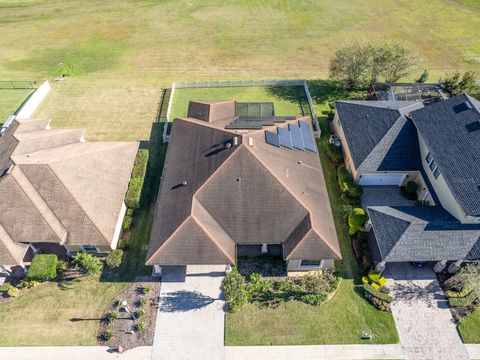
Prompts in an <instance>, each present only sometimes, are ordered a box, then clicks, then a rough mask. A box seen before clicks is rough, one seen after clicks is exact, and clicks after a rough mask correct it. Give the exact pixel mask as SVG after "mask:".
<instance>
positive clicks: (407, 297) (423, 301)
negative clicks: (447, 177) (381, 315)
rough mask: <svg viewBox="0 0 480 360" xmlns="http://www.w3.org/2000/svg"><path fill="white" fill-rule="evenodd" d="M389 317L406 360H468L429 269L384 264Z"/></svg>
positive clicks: (440, 290) (435, 280) (441, 294)
mask: <svg viewBox="0 0 480 360" xmlns="http://www.w3.org/2000/svg"><path fill="white" fill-rule="evenodd" d="M384 275H385V277H387V278H388V283H387V284H388V286H389V287H390V288H391V289H392V293H393V296H394V298H395V302H394V303H393V304H392V314H393V317H394V319H395V324H396V326H397V330H398V335H399V337H400V343H401V344H402V347H403V348H404V351H405V356H406V359H407V360H416V359H422V360H425V359H432V360H433V359H435V360H441V359H448V360H451V359H455V360H463V359H469V357H468V354H467V350H466V348H465V346H464V345H463V343H462V340H461V339H460V336H459V335H458V332H457V329H456V326H455V323H454V322H453V318H452V314H451V313H450V309H449V308H448V303H447V300H446V299H445V297H444V295H443V292H442V289H441V288H440V284H439V283H438V281H437V277H436V275H435V273H434V272H433V270H432V268H431V267H422V268H420V267H415V266H412V265H410V264H408V263H405V264H387V268H386V270H385V272H384Z"/></svg>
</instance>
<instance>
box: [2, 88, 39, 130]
mask: <svg viewBox="0 0 480 360" xmlns="http://www.w3.org/2000/svg"><path fill="white" fill-rule="evenodd" d="M32 91H33V89H1V88H0V125H1V124H3V123H4V122H5V120H7V117H8V116H10V115H12V114H13V113H14V112H15V111H16V110H17V109H18V107H19V106H20V105H21V104H22V102H23V101H24V100H25V99H26V98H27V97H28V95H30V93H31V92H32Z"/></svg>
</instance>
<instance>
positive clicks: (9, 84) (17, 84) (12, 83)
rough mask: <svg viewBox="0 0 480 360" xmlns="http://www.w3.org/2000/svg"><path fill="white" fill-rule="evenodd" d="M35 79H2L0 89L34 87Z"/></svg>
mask: <svg viewBox="0 0 480 360" xmlns="http://www.w3.org/2000/svg"><path fill="white" fill-rule="evenodd" d="M36 88H38V83H37V81H33V80H24V81H23V80H19V81H17V80H7V81H5V80H2V81H0V89H36Z"/></svg>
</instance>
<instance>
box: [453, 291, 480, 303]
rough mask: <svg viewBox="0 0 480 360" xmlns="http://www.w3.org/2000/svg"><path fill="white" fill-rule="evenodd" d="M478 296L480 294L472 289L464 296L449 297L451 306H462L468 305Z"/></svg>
mask: <svg viewBox="0 0 480 360" xmlns="http://www.w3.org/2000/svg"><path fill="white" fill-rule="evenodd" d="M477 298H478V295H477V293H476V292H475V291H471V292H470V294H468V295H467V296H464V297H451V298H448V304H449V305H450V306H451V307H460V306H468V305H470V304H471V303H472V302H474V301H475V299H477Z"/></svg>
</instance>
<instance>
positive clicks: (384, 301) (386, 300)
mask: <svg viewBox="0 0 480 360" xmlns="http://www.w3.org/2000/svg"><path fill="white" fill-rule="evenodd" d="M363 290H364V294H365V298H366V299H368V300H369V301H370V302H371V303H372V304H373V305H374V306H375V307H376V308H377V309H379V310H382V311H390V303H391V302H392V301H393V298H392V297H391V296H390V295H388V294H384V293H383V292H381V291H379V290H377V289H375V288H374V287H373V286H371V285H369V284H364V285H363Z"/></svg>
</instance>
